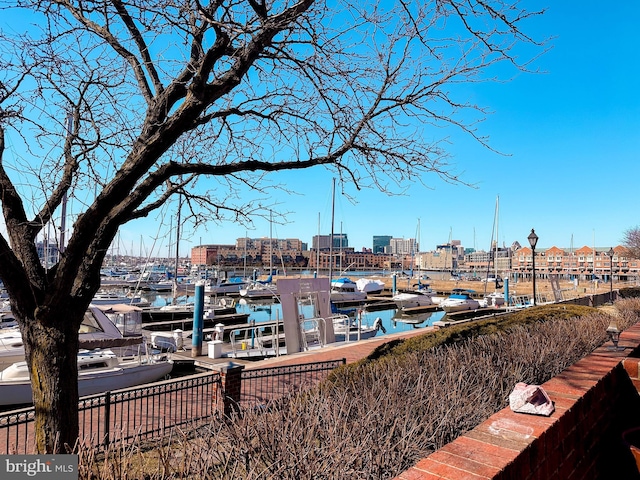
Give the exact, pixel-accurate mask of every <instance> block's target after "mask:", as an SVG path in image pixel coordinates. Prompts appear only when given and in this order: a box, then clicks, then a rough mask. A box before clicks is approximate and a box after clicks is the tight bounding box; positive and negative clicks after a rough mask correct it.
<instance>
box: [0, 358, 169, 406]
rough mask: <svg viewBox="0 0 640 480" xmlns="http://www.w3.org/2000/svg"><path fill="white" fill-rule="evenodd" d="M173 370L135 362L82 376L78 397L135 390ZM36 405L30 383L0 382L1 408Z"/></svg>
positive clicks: (164, 363)
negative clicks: (126, 389)
mask: <svg viewBox="0 0 640 480" xmlns="http://www.w3.org/2000/svg"><path fill="white" fill-rule="evenodd" d="M172 369H173V363H172V362H170V361H168V360H167V361H160V362H156V363H140V362H137V361H135V362H134V361H132V362H131V363H130V364H129V365H127V364H123V363H120V364H119V365H118V366H114V367H112V368H109V369H106V370H100V371H92V372H86V373H85V372H80V373H79V374H78V393H79V396H80V397H85V396H88V395H95V394H98V393H103V392H108V391H113V390H120V389H123V388H129V387H134V386H136V385H142V384H144V383H150V382H154V381H156V380H160V379H162V378H163V377H165V376H166V375H168V374H169V373H171V370H172ZM31 403H33V399H32V391H31V381H30V379H29V378H23V379H20V380H7V381H4V380H2V381H0V405H3V406H8V405H24V404H31Z"/></svg>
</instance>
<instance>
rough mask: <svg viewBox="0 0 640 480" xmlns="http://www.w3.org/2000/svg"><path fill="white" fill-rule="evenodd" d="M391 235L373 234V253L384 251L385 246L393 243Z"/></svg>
mask: <svg viewBox="0 0 640 480" xmlns="http://www.w3.org/2000/svg"><path fill="white" fill-rule="evenodd" d="M391 238H392V237H391V235H374V236H373V253H384V252H385V247H388V246H389V245H391Z"/></svg>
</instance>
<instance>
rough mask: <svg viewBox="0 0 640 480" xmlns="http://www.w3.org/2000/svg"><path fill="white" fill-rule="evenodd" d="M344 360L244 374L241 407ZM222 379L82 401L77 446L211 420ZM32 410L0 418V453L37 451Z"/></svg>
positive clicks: (206, 377) (297, 387) (185, 380)
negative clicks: (78, 444)
mask: <svg viewBox="0 0 640 480" xmlns="http://www.w3.org/2000/svg"><path fill="white" fill-rule="evenodd" d="M345 363H346V361H345V359H341V360H332V361H326V362H316V363H307V364H298V365H287V366H282V367H272V368H261V369H255V370H246V371H244V370H243V371H242V373H241V376H240V382H241V385H239V386H238V387H239V389H240V392H241V396H240V405H239V406H240V408H242V409H248V408H255V407H258V406H261V405H266V404H267V403H268V402H270V401H272V400H277V399H278V398H281V397H283V396H285V395H287V394H291V393H293V392H297V391H301V390H304V389H307V388H310V387H311V386H313V385H316V384H317V383H318V382H319V381H321V380H323V379H324V378H326V377H327V376H328V375H329V373H330V372H331V371H332V370H333V369H335V368H336V367H339V366H341V365H344V364H345ZM221 386H222V376H221V374H220V373H219V372H207V373H200V374H196V375H191V376H189V377H181V378H177V379H172V380H165V381H162V382H157V383H152V384H148V385H144V386H142V387H137V388H128V389H123V390H118V391H113V392H106V393H103V394H99V395H92V396H89V397H84V398H82V399H80V402H79V403H78V421H79V426H80V435H79V438H80V442H81V443H82V444H83V445H84V446H85V447H89V448H97V449H102V448H106V447H107V446H108V445H110V444H112V443H114V442H117V443H124V444H129V443H133V442H135V441H145V440H156V439H158V438H162V437H163V436H165V435H167V434H169V432H170V431H171V429H173V428H175V427H181V426H189V427H192V426H197V425H199V424H202V423H205V422H208V421H210V419H211V418H213V417H214V415H215V414H217V413H218V414H219V413H220V412H219V411H218V410H216V409H217V408H219V406H218V405H217V404H216V402H215V400H214V399H215V398H217V396H218V393H219V392H221V390H222V389H221ZM34 419H35V412H34V408H33V407H29V408H22V409H18V410H12V411H9V412H5V413H2V414H0V455H2V454H30V453H35V430H34Z"/></svg>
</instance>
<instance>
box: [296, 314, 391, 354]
mask: <svg viewBox="0 0 640 480" xmlns="http://www.w3.org/2000/svg"><path fill="white" fill-rule="evenodd" d="M327 321H331V322H332V323H333V333H334V336H335V341H336V342H345V341H350V342H354V341H357V340H366V339H368V338H373V337H375V336H376V335H377V334H378V331H380V330H382V331H383V332H384V331H385V329H384V326H383V325H382V320H381V319H380V317H378V318H376V319H375V321H374V322H373V325H367V324H362V323H361V322H358V321H357V319H352V318H351V317H349V316H347V315H341V314H337V315H332V316H331V317H329V318H327V319H324V318H308V319H304V320H303V321H301V322H300V328H301V332H302V335H303V337H304V339H305V344H306V345H309V344H312V343H318V344H319V345H320V346H324V345H326V343H327V342H326V339H325V338H322V332H324V331H325V328H324V325H325V324H326V322H327ZM347 332H348V333H347ZM347 335H348V336H347Z"/></svg>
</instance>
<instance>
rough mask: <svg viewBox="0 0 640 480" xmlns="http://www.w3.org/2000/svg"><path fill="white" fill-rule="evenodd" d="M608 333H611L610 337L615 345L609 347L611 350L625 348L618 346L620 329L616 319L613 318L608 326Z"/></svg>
mask: <svg viewBox="0 0 640 480" xmlns="http://www.w3.org/2000/svg"><path fill="white" fill-rule="evenodd" d="M607 335H609V339H610V340H611V342H613V347H609V350H624V347H618V342H619V341H620V329H618V322H617V321H616V320H615V319H612V320H611V323H610V324H609V326H608V327H607Z"/></svg>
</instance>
